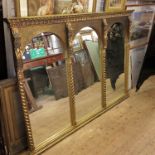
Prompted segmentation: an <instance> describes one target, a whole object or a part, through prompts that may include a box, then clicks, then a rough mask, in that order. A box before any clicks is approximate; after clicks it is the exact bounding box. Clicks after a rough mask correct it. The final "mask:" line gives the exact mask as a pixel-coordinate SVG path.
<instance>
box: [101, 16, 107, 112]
mask: <svg viewBox="0 0 155 155" xmlns="http://www.w3.org/2000/svg"><path fill="white" fill-rule="evenodd" d="M101 25H102V33H101V37H100V39H101V41H100V54H101V58H100V59H101V61H100V62H101V63H100V65H101V93H102V94H101V96H102V102H101V104H102V109H105V108H106V88H105V87H106V81H105V79H106V77H105V47H104V42H105V40H104V39H105V38H104V28H105V27H104V18H103V19H102V23H101Z"/></svg>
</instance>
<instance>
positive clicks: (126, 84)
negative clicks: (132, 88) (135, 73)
mask: <svg viewBox="0 0 155 155" xmlns="http://www.w3.org/2000/svg"><path fill="white" fill-rule="evenodd" d="M130 16H131V15H130ZM130 16H129V17H128V19H127V20H128V22H127V23H128V25H127V26H126V30H125V31H126V33H125V34H126V36H125V63H126V64H125V63H124V64H125V66H126V67H125V75H126V77H125V93H126V94H127V95H128V92H129V90H128V88H129V65H130V63H129V52H130V42H129V38H130V28H131V22H130Z"/></svg>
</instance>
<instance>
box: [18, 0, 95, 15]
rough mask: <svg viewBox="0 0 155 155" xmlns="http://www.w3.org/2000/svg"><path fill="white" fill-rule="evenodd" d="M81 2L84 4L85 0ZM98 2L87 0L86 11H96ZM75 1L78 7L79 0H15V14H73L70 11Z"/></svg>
mask: <svg viewBox="0 0 155 155" xmlns="http://www.w3.org/2000/svg"><path fill="white" fill-rule="evenodd" d="M79 2H80V3H81V4H82V2H83V0H79ZM96 2H97V0H87V6H84V7H83V8H86V9H87V11H86V12H89V13H92V12H95V11H96ZM73 3H75V4H76V7H77V5H78V1H77V0H15V14H16V17H27V16H46V15H53V14H71V13H68V11H69V10H70V9H71V8H72V7H73V6H74V5H73ZM66 11H67V12H66ZM64 12H65V13H64ZM86 12H85V11H84V10H83V11H82V13H86ZM80 13H81V12H80Z"/></svg>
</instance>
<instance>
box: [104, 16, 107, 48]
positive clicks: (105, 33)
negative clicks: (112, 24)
mask: <svg viewBox="0 0 155 155" xmlns="http://www.w3.org/2000/svg"><path fill="white" fill-rule="evenodd" d="M103 23H104V45H103V48H104V49H106V48H107V42H108V23H107V20H106V19H103Z"/></svg>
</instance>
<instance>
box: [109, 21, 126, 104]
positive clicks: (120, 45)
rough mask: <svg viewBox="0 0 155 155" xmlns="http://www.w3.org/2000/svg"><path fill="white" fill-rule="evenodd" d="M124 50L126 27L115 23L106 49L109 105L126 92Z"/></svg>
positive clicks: (110, 31)
mask: <svg viewBox="0 0 155 155" xmlns="http://www.w3.org/2000/svg"><path fill="white" fill-rule="evenodd" d="M124 52H125V51H124V28H123V25H122V24H121V23H115V24H113V25H112V26H111V28H110V30H109V32H108V45H107V50H106V96H107V106H108V105H110V104H112V103H114V102H115V101H116V100H118V99H119V98H121V97H122V96H123V95H124V94H125V74H124Z"/></svg>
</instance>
